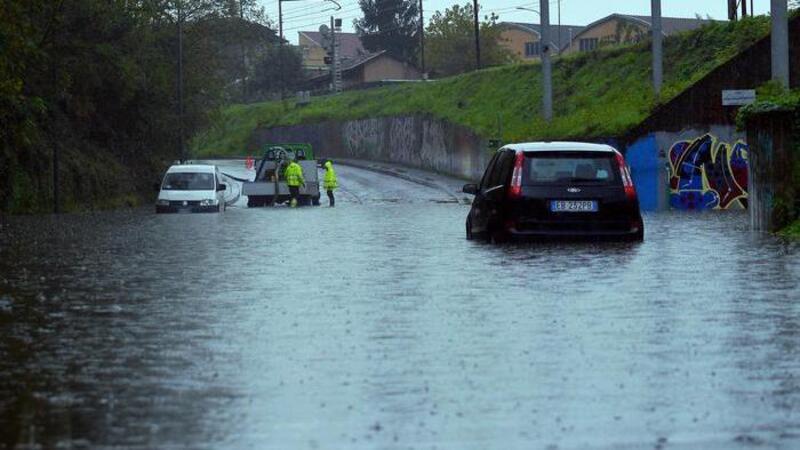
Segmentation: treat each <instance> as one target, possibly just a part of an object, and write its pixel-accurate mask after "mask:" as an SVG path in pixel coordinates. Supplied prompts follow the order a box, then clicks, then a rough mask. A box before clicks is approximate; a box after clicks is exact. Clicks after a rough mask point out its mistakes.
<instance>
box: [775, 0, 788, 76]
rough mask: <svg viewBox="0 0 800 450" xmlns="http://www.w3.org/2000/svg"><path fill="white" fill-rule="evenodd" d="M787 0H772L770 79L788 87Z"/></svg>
mask: <svg viewBox="0 0 800 450" xmlns="http://www.w3.org/2000/svg"><path fill="white" fill-rule="evenodd" d="M786 10H787V0H772V3H771V4H770V16H772V36H771V38H770V39H771V40H772V79H773V80H777V81H779V82H780V83H781V84H782V85H783V87H785V88H789V22H788V19H787V12H786Z"/></svg>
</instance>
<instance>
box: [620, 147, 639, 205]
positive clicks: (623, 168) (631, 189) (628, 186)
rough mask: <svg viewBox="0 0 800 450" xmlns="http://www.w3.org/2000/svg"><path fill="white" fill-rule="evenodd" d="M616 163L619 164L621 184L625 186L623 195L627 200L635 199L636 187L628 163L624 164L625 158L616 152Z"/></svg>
mask: <svg viewBox="0 0 800 450" xmlns="http://www.w3.org/2000/svg"><path fill="white" fill-rule="evenodd" d="M617 164H618V165H619V174H620V176H621V177H622V185H623V186H624V187H625V196H626V197H627V198H628V200H635V199H636V187H635V186H634V185H633V178H631V172H630V170H629V169H628V165H627V164H625V158H623V157H622V154H620V153H617Z"/></svg>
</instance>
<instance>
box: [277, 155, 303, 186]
mask: <svg viewBox="0 0 800 450" xmlns="http://www.w3.org/2000/svg"><path fill="white" fill-rule="evenodd" d="M283 177H284V178H286V184H288V185H289V186H300V185H305V184H306V180H305V178H303V168H302V167H300V164H297V163H296V162H294V161H292V162H290V163H289V165H288V166H287V167H286V172H284V174H283Z"/></svg>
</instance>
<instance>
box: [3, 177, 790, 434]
mask: <svg viewBox="0 0 800 450" xmlns="http://www.w3.org/2000/svg"><path fill="white" fill-rule="evenodd" d="M338 169H339V177H340V181H341V185H342V189H341V190H340V191H339V192H338V194H337V207H336V208H327V207H324V206H323V207H320V208H300V209H296V210H290V209H288V208H281V207H278V208H264V209H246V208H241V207H240V208H237V207H233V208H229V209H228V211H227V212H226V213H224V214H219V215H155V214H154V213H153V211H152V208H144V209H139V210H132V211H112V212H101V213H86V214H67V215H62V216H58V217H56V216H32V217H5V218H3V219H2V220H3V222H2V225H1V227H0V449H15V448H31V449H32V448H100V449H106V448H115V449H118V448H131V449H174V448H180V449H183V448H187V449H218V448H219V449H228V448H230V449H240V448H241V449H409V448H411V449H432V448H437V449H530V448H560V449H561V448H564V449H567V448H659V449H660V448H720V449H727V448H753V447H755V448H800V412H799V411H800V410H799V409H798V407H800V245H798V244H797V243H791V242H787V241H784V240H781V239H779V238H775V237H772V236H769V235H765V234H756V233H751V232H749V231H748V229H747V218H746V216H745V215H744V214H742V213H741V212H722V213H711V214H685V213H678V212H663V213H650V214H646V215H645V226H646V230H647V232H646V237H645V242H644V243H643V244H616V243H604V244H538V245H523V246H513V245H510V246H499V247H494V246H488V245H484V244H479V243H473V242H468V241H466V240H464V218H465V216H466V213H467V211H468V208H469V206H467V205H464V204H462V203H457V202H455V201H454V200H453V197H452V196H451V195H449V194H448V193H446V192H444V191H443V190H441V189H435V188H432V187H427V186H422V185H418V184H414V183H411V182H409V181H407V180H400V179H397V178H392V177H387V176H385V175H381V174H376V173H373V172H369V171H364V170H361V169H355V168H348V167H344V166H339V167H338ZM322 203H323V205H325V204H326V203H327V201H326V199H325V196H324V195H323V202H322Z"/></svg>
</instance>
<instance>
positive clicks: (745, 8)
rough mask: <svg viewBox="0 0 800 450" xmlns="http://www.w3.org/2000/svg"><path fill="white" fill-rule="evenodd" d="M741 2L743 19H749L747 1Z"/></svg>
mask: <svg viewBox="0 0 800 450" xmlns="http://www.w3.org/2000/svg"><path fill="white" fill-rule="evenodd" d="M740 1H741V2H742V19H744V18H745V17H747V0H740ZM751 1H752V0H751Z"/></svg>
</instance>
